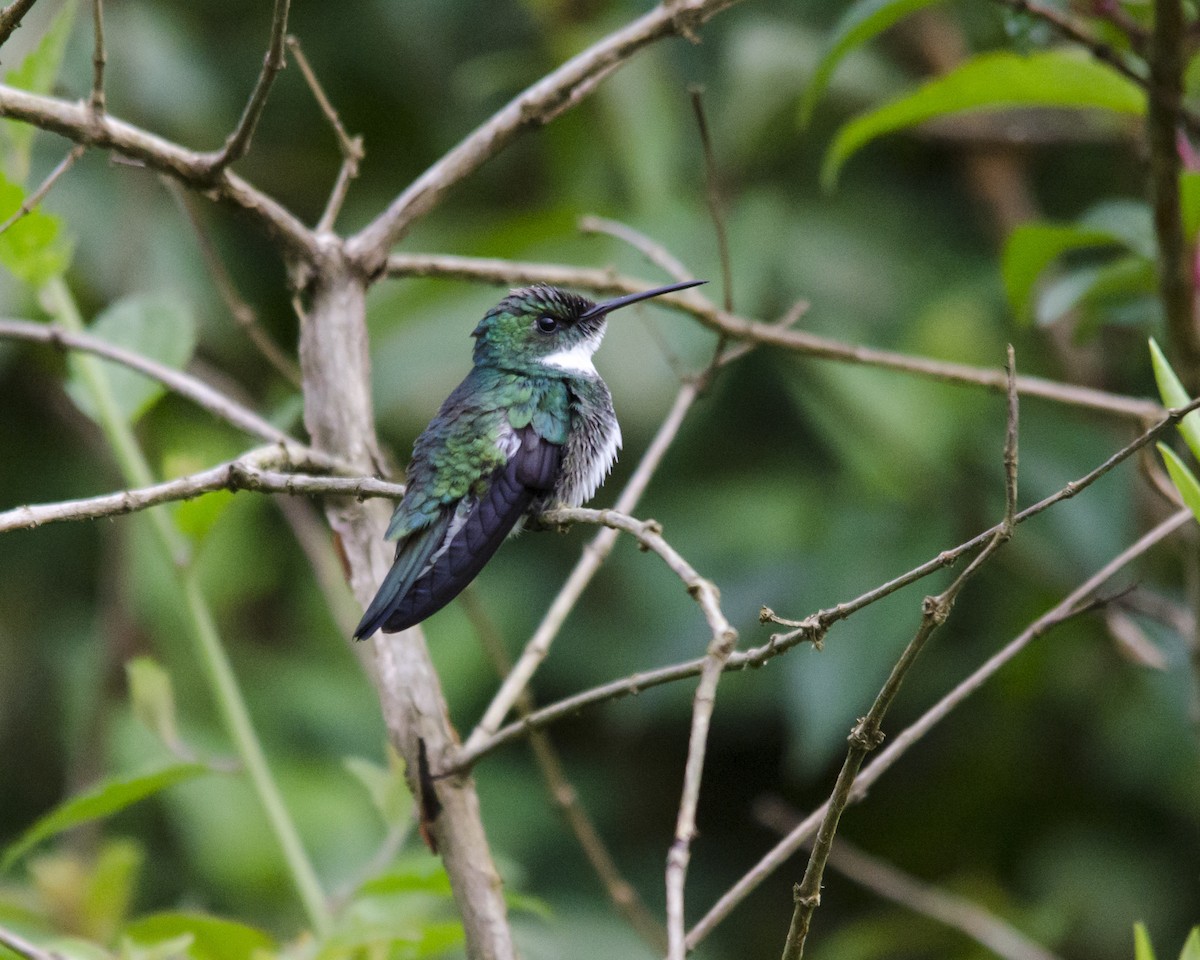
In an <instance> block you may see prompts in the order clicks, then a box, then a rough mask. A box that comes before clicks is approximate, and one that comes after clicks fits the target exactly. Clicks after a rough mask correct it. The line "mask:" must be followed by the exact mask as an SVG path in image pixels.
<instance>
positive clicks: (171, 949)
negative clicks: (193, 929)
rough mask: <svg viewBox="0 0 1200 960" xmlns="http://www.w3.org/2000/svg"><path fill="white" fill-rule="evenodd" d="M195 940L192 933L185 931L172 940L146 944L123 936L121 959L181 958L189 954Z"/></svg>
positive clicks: (152, 959) (154, 959)
mask: <svg viewBox="0 0 1200 960" xmlns="http://www.w3.org/2000/svg"><path fill="white" fill-rule="evenodd" d="M194 940H195V937H193V936H192V935H191V934H190V933H185V934H181V935H180V936H178V937H175V938H174V939H172V940H160V941H158V942H156V943H151V944H148V945H145V944H140V943H135V942H134V941H132V940H130V939H129V938H128V937H122V938H121V954H120V960H179V958H180V957H186V956H187V955H188V950H190V949H191V946H192V943H193V941H194Z"/></svg>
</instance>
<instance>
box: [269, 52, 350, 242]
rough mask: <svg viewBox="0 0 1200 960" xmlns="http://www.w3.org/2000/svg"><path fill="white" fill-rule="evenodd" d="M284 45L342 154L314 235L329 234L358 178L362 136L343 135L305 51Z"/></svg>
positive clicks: (344, 131)
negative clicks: (351, 187) (331, 129)
mask: <svg viewBox="0 0 1200 960" xmlns="http://www.w3.org/2000/svg"><path fill="white" fill-rule="evenodd" d="M287 45H288V49H289V50H291V51H292V56H293V57H295V58H296V66H298V67H299V68H300V73H301V74H303V76H304V82H305V83H307V84H308V89H309V90H311V91H312V95H313V99H314V100H316V101H317V106H318V107H320V109H321V113H323V114H324V115H325V119H326V120H328V121H329V125H330V126H331V127H332V128H333V133H334V136H336V137H337V142H338V149H339V150H340V151H341V152H342V166H341V169H340V170H339V171H338V176H337V180H336V181H335V183H334V185H333V190H331V191H330V193H329V200H328V201H327V202H326V204H325V210H324V212H323V213H322V214H321V219H320V220H318V221H317V233H330V232H332V231H333V225H334V222H335V221H336V220H337V217H338V214H339V213H340V212H341V210H342V204H343V203H345V201H346V192H347V190H349V189H350V181H351V180H353V179H354V178H355V177H357V176H358V165H359V164H360V163H361V162H362V159H363V155H364V151H363V141H362V137H352V136H350V134H348V133H347V132H346V128H345V127H344V126H342V118H341V117H339V116H338V112H337V111H336V110H335V109H334V108H333V104H332V103H330V102H329V97H327V96H326V95H325V90H324V89H323V88H322V86H321V84H320V81H318V80H317V75H316V73H315V72H314V71H313V68H312V67H311V66H310V65H309V62H308V57H306V56H305V55H304V50H303V49H301V47H300V41H299V40H297V39H296V38H295V37H291V36H289V37H288V38H287Z"/></svg>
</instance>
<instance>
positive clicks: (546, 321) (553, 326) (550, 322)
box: [537, 317, 558, 333]
mask: <svg viewBox="0 0 1200 960" xmlns="http://www.w3.org/2000/svg"><path fill="white" fill-rule="evenodd" d="M537 328H538V329H539V330H541V331H542V333H553V332H554V331H555V330H557V329H558V321H557V320H555V319H554V318H553V317H538V318H537Z"/></svg>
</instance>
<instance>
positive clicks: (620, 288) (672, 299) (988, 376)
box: [387, 254, 1163, 422]
mask: <svg viewBox="0 0 1200 960" xmlns="http://www.w3.org/2000/svg"><path fill="white" fill-rule="evenodd" d="M387 271H388V274H389V275H390V276H419V277H453V278H456V279H462V280H482V281H485V282H487V283H496V284H510V285H512V284H517V285H521V284H529V283H551V284H555V285H558V286H569V287H579V288H581V289H584V290H594V291H597V292H602V293H608V294H623V293H636V292H637V291H639V290H645V289H646V288H647V287H648V286H650V284H649V283H647V282H645V281H643V280H635V279H633V278H630V277H625V276H622V275H620V274H618V273H616V272H615V271H613V270H594V269H586V268H573V267H564V266H560V265H557V264H539V263H521V262H514V261H508V260H494V259H487V258H475V257H457V256H449V255H444V254H393V255H392V256H390V257H389V258H388V265H387ZM656 302H657V303H660V304H663V305H668V306H672V307H674V308H676V309H677V310H682V311H683V312H685V313H688V314H690V315H691V316H693V317H695V318H696V319H697V320H699V321H700V323H702V324H703V325H704V326H706V327H708V328H709V329H710V330H713V331H715V332H716V333H718V334H725V335H726V336H728V337H729V338H730V339H732V340H745V341H751V342H754V343H761V344H767V345H769V346H774V347H779V348H781V349H784V350H792V351H795V352H796V353H799V354H803V355H805V356H811V357H815V358H818V359H823V360H838V361H841V362H844V363H853V364H858V365H860V366H867V367H880V368H883V369H887V370H896V371H899V372H903V373H911V374H915V375H917V376H922V377H928V378H929V379H932V380H940V381H943V382H945V383H957V384H963V385H967V386H977V387H985V388H986V389H989V390H994V391H996V392H999V393H1003V392H1004V391H1005V390H1006V386H1005V384H1006V380H1005V376H1004V370H1003V369H1000V368H996V369H987V368H983V367H972V366H969V365H967V364H965V363H949V362H946V361H942V360H932V359H929V358H927V357H917V356H912V355H910V354H904V353H897V352H894V351H891V350H878V349H875V348H873V347H863V346H858V345H856V344H851V343H845V342H843V341H840V340H833V339H831V338H829V337H822V336H819V335H817V334H814V333H808V332H807V331H804V330H792V329H787V328H784V327H781V326H777V325H775V324H767V323H762V322H761V321H758V320H751V319H749V318H746V317H742V316H739V315H737V314H733V313H728V312H726V311H724V310H718V309H717V308H716V307H714V306H713V305H712V304H711V303H710V302H709V301H708V300H706V299H705V298H704V297H703V296H701V295H699V294H695V293H693V292H691V291H689V292H688V293H686V294H667V295H666V296H662V297H658V298H657V300H656ZM1017 391H1018V393H1020V394H1022V395H1023V396H1028V397H1040V398H1041V399H1044V400H1051V401H1053V402H1055V403H1062V404H1066V405H1068V406H1073V407H1080V408H1082V409H1086V410H1096V411H1099V412H1102V413H1108V414H1112V415H1114V416H1120V417H1127V418H1130V419H1133V420H1137V421H1139V422H1141V421H1149V420H1155V419H1157V418H1159V417H1161V416H1162V415H1163V408H1162V407H1161V406H1160V405H1159V404H1157V403H1155V402H1153V401H1152V400H1144V399H1141V398H1138V397H1126V396H1121V395H1120V394H1114V393H1107V392H1105V391H1103V390H1094V389H1092V388H1090V387H1080V386H1075V385H1074V384H1069V383H1058V382H1056V381H1054V380H1046V379H1044V378H1042V377H1030V376H1018V377H1017Z"/></svg>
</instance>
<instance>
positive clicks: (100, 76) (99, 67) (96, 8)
mask: <svg viewBox="0 0 1200 960" xmlns="http://www.w3.org/2000/svg"><path fill="white" fill-rule="evenodd" d="M92 34H93V40H92V93H91V96H90V97H89V98H88V105H89V106H90V107H91V108H92V115H93V116H95V117H101V116H103V115H104V109H105V105H104V66H105V64H106V63H107V62H108V53H107V52H106V51H105V49H104V0H92Z"/></svg>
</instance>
